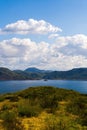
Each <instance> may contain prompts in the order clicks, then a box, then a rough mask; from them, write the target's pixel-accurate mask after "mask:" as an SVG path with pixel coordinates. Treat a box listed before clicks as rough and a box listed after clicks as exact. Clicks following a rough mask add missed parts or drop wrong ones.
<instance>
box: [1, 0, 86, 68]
mask: <svg viewBox="0 0 87 130" xmlns="http://www.w3.org/2000/svg"><path fill="white" fill-rule="evenodd" d="M30 19H32V20H30ZM41 20H42V21H41ZM18 21H19V22H18ZM23 23H24V24H23ZM35 23H37V24H35ZM22 24H23V26H22ZM8 25H9V26H8ZM31 25H32V26H31ZM29 27H30V30H28V28H29ZM46 28H47V29H46ZM44 29H45V30H44ZM19 43H20V46H19ZM86 44H87V0H0V66H4V67H8V68H11V69H14V68H15V69H18V68H22V69H24V68H26V67H31V66H33V67H38V68H41V69H53V70H67V69H72V68H74V67H87V52H86V51H87V45H86ZM9 49H11V51H9ZM20 53H23V54H22V56H21V55H20ZM34 53H36V54H35V55H34ZM68 61H70V63H69V64H68Z"/></svg>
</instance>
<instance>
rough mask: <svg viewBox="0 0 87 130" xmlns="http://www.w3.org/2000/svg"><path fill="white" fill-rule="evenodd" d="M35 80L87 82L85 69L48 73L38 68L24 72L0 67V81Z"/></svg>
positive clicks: (86, 70) (86, 69)
mask: <svg viewBox="0 0 87 130" xmlns="http://www.w3.org/2000/svg"><path fill="white" fill-rule="evenodd" d="M28 79H30V80H35V79H37V80H38V79H62V80H87V68H75V69H72V70H68V71H49V70H40V69H38V68H27V69H26V70H24V71H23V70H13V71H12V70H9V69H8V68H4V67H0V80H28Z"/></svg>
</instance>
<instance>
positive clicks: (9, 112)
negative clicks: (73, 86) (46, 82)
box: [0, 86, 87, 130]
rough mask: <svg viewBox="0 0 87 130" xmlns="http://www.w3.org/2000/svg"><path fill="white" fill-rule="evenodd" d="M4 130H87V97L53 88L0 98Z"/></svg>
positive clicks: (22, 92) (37, 89)
mask: <svg viewBox="0 0 87 130" xmlns="http://www.w3.org/2000/svg"><path fill="white" fill-rule="evenodd" d="M0 130H87V95H86V94H80V93H78V92H75V91H72V90H65V89H60V88H55V87H50V86H44V87H42V86H40V87H30V88H28V89H26V90H23V91H20V92H16V93H12V94H4V95H0Z"/></svg>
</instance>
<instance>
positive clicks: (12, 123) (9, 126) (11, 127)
mask: <svg viewBox="0 0 87 130" xmlns="http://www.w3.org/2000/svg"><path fill="white" fill-rule="evenodd" d="M2 119H3V122H2V125H3V127H4V128H5V130H23V126H22V124H21V121H20V120H19V119H17V117H16V113H14V112H12V111H5V112H4V113H3V114H2Z"/></svg>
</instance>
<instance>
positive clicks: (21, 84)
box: [0, 80, 87, 94]
mask: <svg viewBox="0 0 87 130" xmlns="http://www.w3.org/2000/svg"><path fill="white" fill-rule="evenodd" d="M34 86H55V87H58V88H65V89H72V90H75V91H78V92H80V93H85V94H87V81H70V80H69V81H67V80H48V81H44V80H22V81H0V94H3V93H10V92H16V91H20V90H23V89H26V88H28V87H34Z"/></svg>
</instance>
